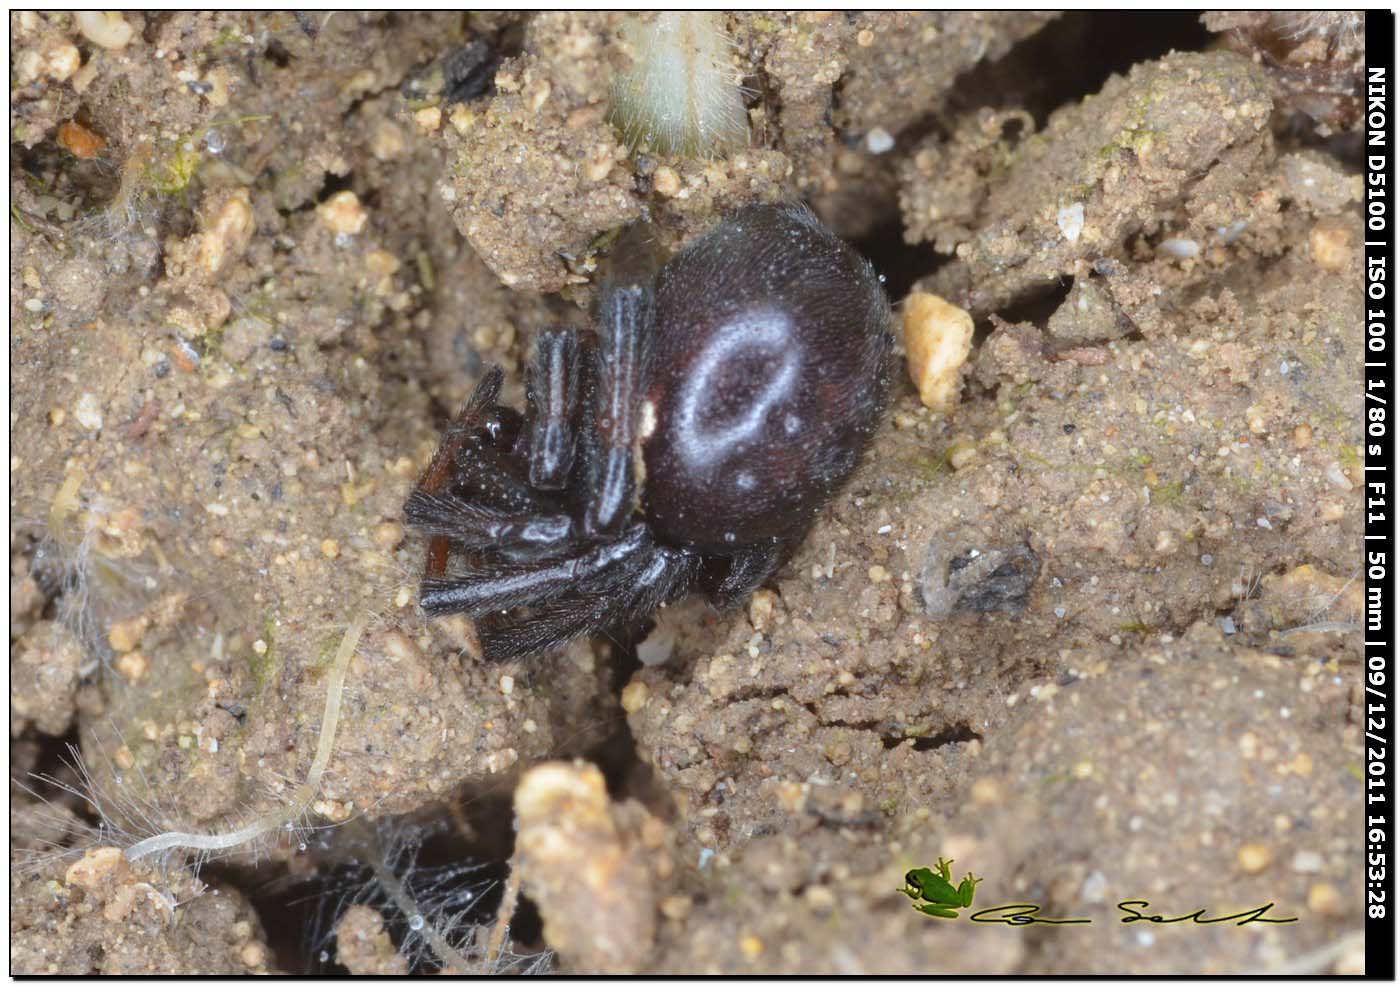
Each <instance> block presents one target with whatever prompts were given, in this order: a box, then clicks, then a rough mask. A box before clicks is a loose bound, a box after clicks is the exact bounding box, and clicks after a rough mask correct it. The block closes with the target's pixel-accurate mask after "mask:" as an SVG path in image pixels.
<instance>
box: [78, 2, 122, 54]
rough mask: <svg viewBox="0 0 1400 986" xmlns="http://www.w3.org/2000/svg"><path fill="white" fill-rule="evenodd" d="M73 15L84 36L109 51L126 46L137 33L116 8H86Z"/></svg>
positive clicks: (118, 49)
mask: <svg viewBox="0 0 1400 986" xmlns="http://www.w3.org/2000/svg"><path fill="white" fill-rule="evenodd" d="M73 17H74V20H75V21H76V22H77V25H78V31H79V33H80V34H82V36H83V37H85V38H87V39H88V40H89V41H91V42H92V43H93V44H95V45H97V46H98V47H101V48H106V49H108V50H109V51H120V50H121V49H123V48H125V47H126V46H127V44H128V42H130V41H131V36H132V35H133V34H134V33H135V29H134V28H133V27H132V26H131V25H130V24H129V23H128V22H127V20H126V18H125V17H123V16H122V15H121V14H120V13H119V12H117V11H115V10H109V11H101V10H84V11H80V12H78V13H76V14H74V15H73Z"/></svg>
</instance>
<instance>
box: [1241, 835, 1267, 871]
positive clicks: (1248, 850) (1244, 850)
mask: <svg viewBox="0 0 1400 986" xmlns="http://www.w3.org/2000/svg"><path fill="white" fill-rule="evenodd" d="M1236 860H1237V861H1238V862H1239V864H1240V869H1242V870H1244V871H1245V872H1246V873H1262V872H1264V871H1265V870H1266V869H1268V868H1269V864H1270V863H1272V862H1273V861H1274V854H1273V852H1272V851H1271V850H1270V849H1269V847H1268V846H1265V845H1262V844H1260V843H1258V842H1251V843H1249V844H1248V845H1244V846H1241V847H1240V851H1239V853H1238V854H1237V855H1236Z"/></svg>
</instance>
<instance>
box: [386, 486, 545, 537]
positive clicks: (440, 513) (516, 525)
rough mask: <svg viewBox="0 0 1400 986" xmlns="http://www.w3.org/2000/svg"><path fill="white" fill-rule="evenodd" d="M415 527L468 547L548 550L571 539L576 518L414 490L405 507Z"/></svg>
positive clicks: (407, 515) (406, 514)
mask: <svg viewBox="0 0 1400 986" xmlns="http://www.w3.org/2000/svg"><path fill="white" fill-rule="evenodd" d="M403 512H404V517H405V518H406V519H407V520H408V522H409V523H410V524H411V525H413V526H414V527H417V528H419V529H420V530H422V531H425V532H427V533H428V534H429V535H431V536H432V537H446V538H448V539H450V540H451V541H452V543H453V544H454V545H456V546H458V547H461V548H463V549H465V550H468V551H471V550H481V549H485V548H498V549H502V550H504V549H507V548H510V549H520V550H524V551H526V552H533V551H548V550H549V549H552V548H554V547H556V546H558V545H561V544H564V543H566V542H568V541H569V539H570V535H571V534H572V532H573V521H572V520H571V519H570V518H569V515H568V514H564V513H512V512H509V511H505V510H500V509H497V508H495V507H491V506H486V505H484V504H480V503H473V502H472V501H470V500H464V499H462V498H461V497H457V496H450V495H443V494H440V493H427V492H425V491H423V490H414V491H413V492H412V493H411V494H409V497H408V501H407V502H406V503H405V504H404V508H403Z"/></svg>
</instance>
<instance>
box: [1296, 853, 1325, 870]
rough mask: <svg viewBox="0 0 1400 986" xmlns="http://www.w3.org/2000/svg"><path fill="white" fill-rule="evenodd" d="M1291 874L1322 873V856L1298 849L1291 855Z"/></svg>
mask: <svg viewBox="0 0 1400 986" xmlns="http://www.w3.org/2000/svg"><path fill="white" fill-rule="evenodd" d="M1293 872H1295V873H1320V872H1322V854H1321V853H1319V852H1316V851H1314V850H1312V849H1299V850H1298V851H1297V852H1296V853H1294V854H1293Z"/></svg>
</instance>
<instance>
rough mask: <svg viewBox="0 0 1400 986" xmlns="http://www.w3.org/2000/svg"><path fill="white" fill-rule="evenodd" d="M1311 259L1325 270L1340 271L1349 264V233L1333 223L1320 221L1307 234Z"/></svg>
mask: <svg viewBox="0 0 1400 986" xmlns="http://www.w3.org/2000/svg"><path fill="white" fill-rule="evenodd" d="M1308 246H1309V247H1311V249H1312V258H1313V261H1314V262H1315V263H1316V264H1317V265H1318V266H1319V267H1321V268H1322V269H1323V270H1326V271H1341V270H1346V268H1347V267H1348V266H1349V265H1350V264H1351V233H1349V232H1348V231H1347V229H1346V228H1345V227H1343V226H1338V225H1336V224H1335V223H1330V222H1326V221H1324V222H1320V223H1318V224H1317V226H1315V227H1313V231H1312V233H1311V234H1309V236H1308Z"/></svg>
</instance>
